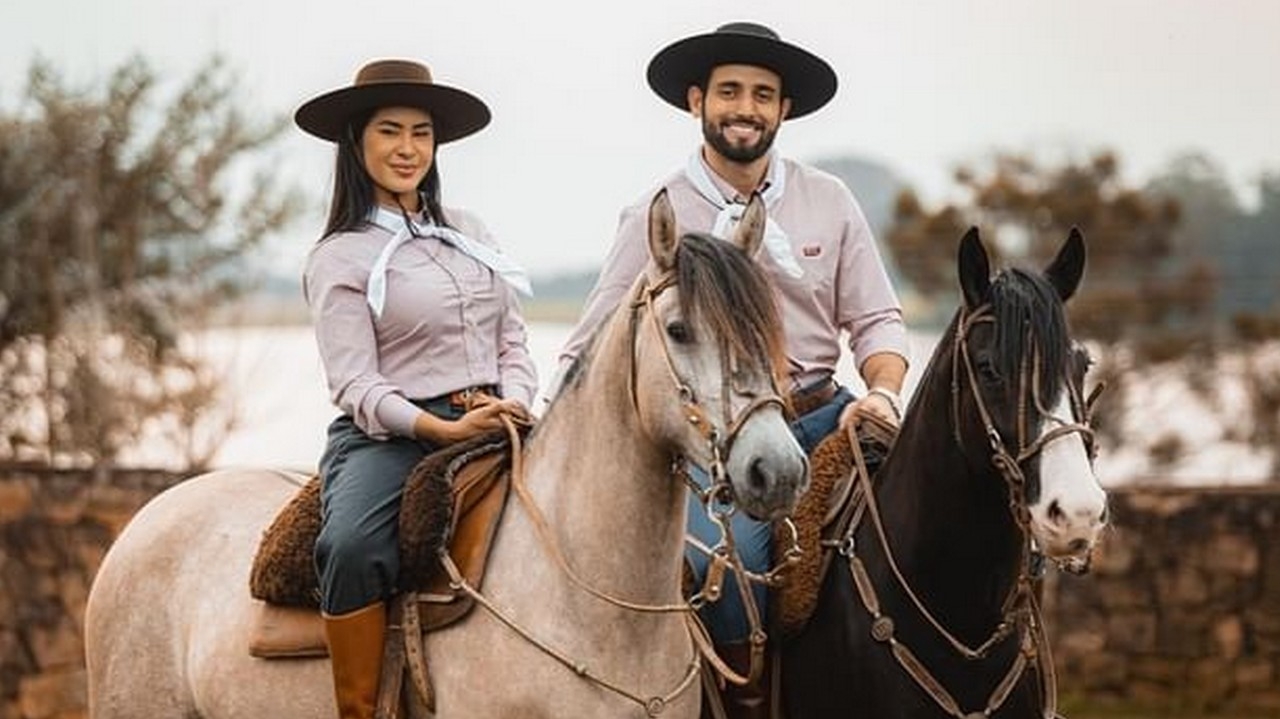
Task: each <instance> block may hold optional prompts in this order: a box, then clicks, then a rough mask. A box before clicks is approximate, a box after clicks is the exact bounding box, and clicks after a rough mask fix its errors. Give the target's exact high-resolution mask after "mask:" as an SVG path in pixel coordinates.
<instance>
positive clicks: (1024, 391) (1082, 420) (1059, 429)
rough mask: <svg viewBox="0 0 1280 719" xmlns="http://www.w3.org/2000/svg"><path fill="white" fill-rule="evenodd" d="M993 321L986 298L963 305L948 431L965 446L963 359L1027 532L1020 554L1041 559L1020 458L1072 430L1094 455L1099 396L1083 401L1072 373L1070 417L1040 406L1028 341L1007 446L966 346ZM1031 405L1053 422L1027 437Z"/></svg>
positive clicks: (1076, 570) (1036, 359) (1078, 566)
mask: <svg viewBox="0 0 1280 719" xmlns="http://www.w3.org/2000/svg"><path fill="white" fill-rule="evenodd" d="M995 321H996V320H995V314H994V312H993V310H992V308H991V305H990V304H984V305H981V306H979V307H977V308H974V309H973V310H968V309H962V310H961V313H960V318H959V321H958V324H957V326H956V334H955V345H954V347H953V349H952V355H951V420H952V421H951V428H952V434H953V436H954V438H955V441H956V444H957V446H959V447H960V449H961V451H962V452H963V451H964V442H963V440H962V439H961V437H960V426H961V423H960V404H961V400H962V397H963V393H962V391H961V382H960V377H961V374H960V367H961V365H963V367H964V376H965V377H967V378H968V380H969V390H970V391H969V394H970V397H971V398H972V399H973V403H974V406H975V407H976V408H977V410H978V418H979V420H980V421H981V422H982V429H983V433H984V435H985V436H986V438H987V445H988V447H989V449H990V450H991V463H992V464H993V465H995V468H996V470H997V471H999V472H1000V476H1001V477H1002V478H1003V479H1004V482H1005V486H1006V487H1007V489H1008V494H1009V513H1010V514H1011V515H1012V516H1013V520H1014V522H1015V523H1016V524H1017V525H1018V529H1019V531H1020V532H1022V534H1023V536H1024V538H1025V541H1024V543H1023V544H1024V547H1025V549H1026V556H1024V557H1023V559H1024V560H1026V562H1028V563H1031V564H1034V565H1041V564H1042V563H1043V559H1042V558H1040V555H1039V552H1038V551H1037V550H1035V548H1034V547H1033V546H1032V545H1033V544H1034V542H1033V538H1032V535H1031V513H1030V510H1029V509H1028V508H1027V503H1026V488H1027V487H1026V485H1027V477H1026V472H1025V471H1024V463H1026V462H1029V461H1030V460H1032V459H1034V458H1035V457H1036V456H1037V455H1039V454H1040V453H1041V452H1042V451H1044V448H1045V447H1046V446H1047V445H1048V444H1049V443H1050V442H1052V441H1054V440H1056V439H1059V438H1061V437H1065V436H1067V435H1070V434H1079V435H1080V436H1081V439H1082V440H1083V441H1084V445H1085V447H1086V448H1087V451H1088V452H1089V455H1090V459H1091V460H1092V459H1093V455H1094V447H1095V438H1094V431H1093V427H1092V425H1091V422H1090V420H1091V409H1092V406H1093V403H1094V402H1095V401H1097V398H1098V393H1097V392H1096V391H1095V392H1094V393H1093V394H1092V395H1090V397H1089V398H1088V400H1087V401H1086V400H1085V399H1084V397H1083V396H1082V395H1081V390H1080V388H1079V387H1077V386H1076V384H1075V383H1074V382H1072V381H1071V378H1070V377H1066V378H1064V380H1063V391H1064V392H1066V393H1067V397H1068V399H1069V401H1070V403H1071V412H1072V415H1073V420H1072V421H1070V422H1068V421H1066V420H1064V419H1062V418H1060V417H1055V416H1054V415H1053V414H1052V412H1051V411H1050V410H1049V409H1047V408H1046V407H1045V406H1044V401H1043V398H1042V397H1041V395H1040V384H1041V383H1040V375H1041V373H1042V371H1043V366H1042V364H1043V363H1042V361H1041V356H1040V351H1039V349H1038V348H1036V346H1035V343H1033V342H1030V341H1028V342H1027V343H1026V346H1030V347H1032V348H1033V349H1032V350H1031V352H1029V353H1026V354H1024V355H1023V357H1022V361H1021V362H1020V363H1019V367H1018V378H1017V384H1018V405H1017V433H1018V437H1017V444H1016V445H1015V450H1016V451H1012V452H1011V451H1010V449H1009V443H1008V442H1006V441H1005V438H1004V436H1003V435H1001V433H1000V430H999V428H998V427H996V423H995V420H994V418H993V415H992V413H991V410H990V408H989V407H988V404H987V400H986V398H985V397H983V394H982V390H981V385H980V383H979V381H978V372H977V370H976V369H975V368H974V362H973V356H972V353H971V352H970V351H969V332H970V331H971V330H972V329H973V328H974V327H976V326H977V325H979V324H994V323H995ZM1026 331H1027V339H1028V340H1030V339H1031V334H1032V332H1033V329H1032V328H1031V327H1030V326H1028V327H1027V330H1026ZM1031 410H1034V411H1035V412H1036V413H1037V416H1038V417H1040V418H1042V419H1048V420H1052V421H1053V422H1055V423H1056V426H1054V427H1053V428H1052V429H1050V430H1049V431H1047V432H1043V433H1041V434H1040V436H1038V437H1036V438H1035V439H1034V440H1032V441H1030V442H1028V441H1027V434H1028V427H1029V426H1030V422H1029V419H1030V417H1029V415H1030V414H1031ZM1059 566H1060V568H1062V569H1065V570H1067V571H1069V572H1071V573H1073V574H1083V573H1085V572H1087V571H1088V566H1089V565H1088V559H1087V558H1086V559H1084V560H1082V561H1078V562H1073V561H1069V560H1068V561H1064V562H1060V563H1059ZM1037 574H1038V572H1037Z"/></svg>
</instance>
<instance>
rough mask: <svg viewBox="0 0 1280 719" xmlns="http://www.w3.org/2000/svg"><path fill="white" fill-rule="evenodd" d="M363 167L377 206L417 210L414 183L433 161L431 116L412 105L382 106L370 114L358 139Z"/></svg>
mask: <svg viewBox="0 0 1280 719" xmlns="http://www.w3.org/2000/svg"><path fill="white" fill-rule="evenodd" d="M360 145H361V150H362V151H363V155H364V169H365V171H366V172H368V173H369V178H370V179H372V180H373V192H374V199H375V200H376V201H377V203H378V204H379V205H384V206H387V207H392V208H395V207H398V206H400V205H403V206H404V208H405V209H406V210H409V211H410V212H417V211H418V210H419V209H421V208H419V207H418V185H419V184H420V183H421V182H422V178H423V177H425V176H426V174H427V171H428V170H430V169H431V163H432V162H433V161H434V160H435V148H436V141H435V130H434V128H433V127H432V124H431V115H430V114H428V113H427V112H426V111H425V110H419V109H417V108H413V107H384V108H382V109H380V110H378V111H377V112H375V113H373V117H371V118H370V119H369V124H367V125H365V126H364V134H363V136H362V137H361V138H360Z"/></svg>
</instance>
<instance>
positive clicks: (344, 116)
mask: <svg viewBox="0 0 1280 719" xmlns="http://www.w3.org/2000/svg"><path fill="white" fill-rule="evenodd" d="M380 107H417V108H421V109H423V110H426V111H427V112H429V113H431V121H432V124H433V125H434V127H435V135H436V143H437V144H444V143H446V142H451V141H453V140H458V139H461V138H463V137H466V136H467V135H470V134H472V133H474V132H477V131H479V130H480V129H481V128H483V127H484V126H485V125H488V124H489V108H488V107H487V106H486V105H485V104H484V102H483V101H481V100H480V98H478V97H476V96H475V95H472V94H471V93H469V92H466V91H464V90H459V89H457V88H453V87H449V86H447V85H439V84H436V83H434V82H432V81H431V70H429V69H427V66H426V65H423V64H422V63H420V62H414V61H412V60H374V61H373V62H370V63H368V64H367V65H365V66H364V67H362V68H360V72H358V73H356V79H355V82H354V83H352V84H351V85H350V86H349V87H344V88H340V89H338V90H333V91H332V92H326V93H325V94H323V95H320V96H318V97H314V98H312V99H310V100H308V101H307V102H305V103H303V105H302V107H299V108H298V111H297V112H296V113H294V116H293V121H294V122H296V123H298V127H300V128H302V129H303V131H305V132H308V133H310V134H312V135H315V136H316V137H319V138H320V139H322V140H328V141H330V142H337V141H338V138H339V137H341V136H342V133H343V132H344V131H345V130H346V126H347V123H348V122H350V120H351V118H352V116H353V115H356V114H357V113H360V112H364V111H366V110H373V109H376V108H380Z"/></svg>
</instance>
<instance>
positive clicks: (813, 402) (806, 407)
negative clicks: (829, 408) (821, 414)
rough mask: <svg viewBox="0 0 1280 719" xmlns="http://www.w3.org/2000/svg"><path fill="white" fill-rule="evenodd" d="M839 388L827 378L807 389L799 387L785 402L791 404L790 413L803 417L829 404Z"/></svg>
mask: <svg viewBox="0 0 1280 719" xmlns="http://www.w3.org/2000/svg"><path fill="white" fill-rule="evenodd" d="M839 388H840V387H839V385H837V384H836V381H835V380H833V379H831V378H829V377H828V378H827V379H825V380H822V381H821V382H817V383H815V384H811V385H809V386H808V387H801V388H800V389H798V390H796V391H795V392H792V393H791V395H790V396H789V397H788V398H787V401H788V402H789V403H790V404H791V411H792V412H793V413H795V416H797V417H803V416H805V415H806V414H809V413H810V412H812V411H814V410H815V409H818V408H819V407H821V406H823V405H825V404H826V403H828V402H830V401H831V400H832V399H833V398H834V397H835V396H836V391H837V390H839Z"/></svg>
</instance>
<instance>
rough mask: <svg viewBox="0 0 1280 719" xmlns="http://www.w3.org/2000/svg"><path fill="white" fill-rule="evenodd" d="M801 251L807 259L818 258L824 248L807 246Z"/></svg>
mask: <svg viewBox="0 0 1280 719" xmlns="http://www.w3.org/2000/svg"><path fill="white" fill-rule="evenodd" d="M800 251H801V252H803V253H804V256H805V257H817V256H818V255H820V254H822V247H820V246H818V245H805V246H804V247H803V248H801V249H800Z"/></svg>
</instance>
